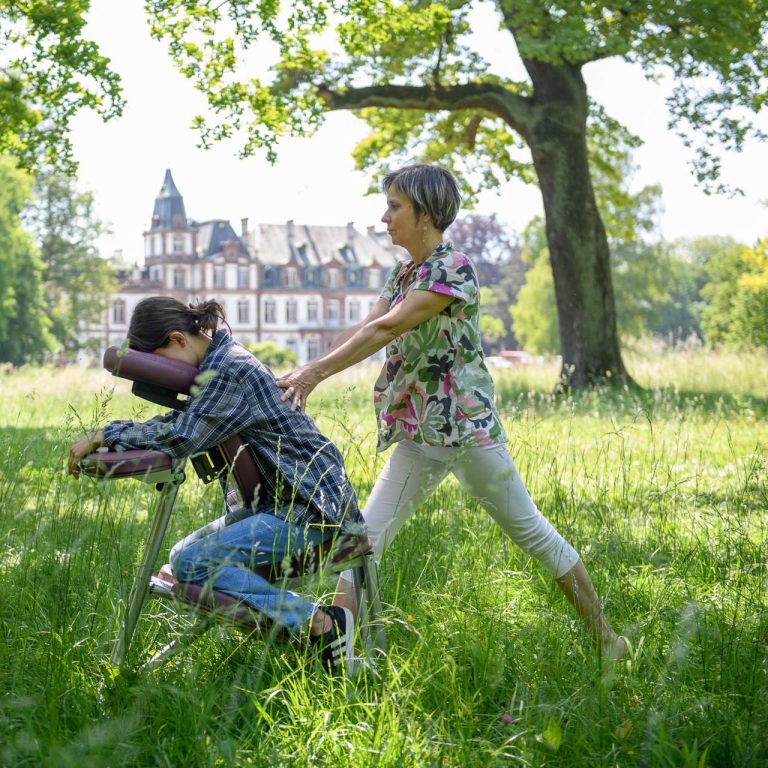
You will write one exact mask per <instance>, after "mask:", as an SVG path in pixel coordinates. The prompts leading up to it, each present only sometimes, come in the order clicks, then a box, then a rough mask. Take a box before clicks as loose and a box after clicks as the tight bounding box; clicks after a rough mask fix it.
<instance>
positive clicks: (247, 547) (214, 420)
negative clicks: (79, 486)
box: [68, 296, 365, 670]
mask: <svg viewBox="0 0 768 768" xmlns="http://www.w3.org/2000/svg"><path fill="white" fill-rule="evenodd" d="M222 325H223V326H225V327H226V330H224V329H223V328H220V326H222ZM230 331H231V329H230V328H229V325H228V324H227V322H226V318H225V316H224V310H223V308H222V306H221V304H219V303H218V302H216V301H204V302H201V303H198V304H197V305H195V306H192V305H189V306H188V305H186V304H184V303H182V302H181V301H178V300H177V299H175V298H172V297H168V296H153V297H150V298H146V299H143V300H142V301H140V302H139V304H138V305H137V306H136V309H135V310H134V312H133V316H132V318H131V324H130V328H129V332H128V343H129V346H130V347H131V349H136V350H139V351H141V352H151V353H153V354H156V355H160V356H162V357H166V358H169V359H171V360H181V361H183V362H185V363H188V364H189V365H193V366H195V367H196V368H199V369H200V370H201V371H205V372H210V373H207V374H206V375H204V376H201V377H200V378H199V379H198V381H199V382H200V388H199V392H196V393H195V395H194V396H193V397H191V398H190V399H189V401H188V405H187V408H186V409H185V410H183V411H179V410H173V411H170V412H168V413H165V414H163V415H162V416H155V417H154V418H152V419H150V420H149V421H146V422H143V423H136V422H133V421H113V422H111V423H110V424H107V425H106V426H105V427H104V428H103V429H99V430H97V431H95V432H92V433H90V434H87V435H86V436H85V437H84V438H82V439H80V440H78V441H77V442H76V443H75V444H74V445H73V446H72V448H71V450H70V452H69V463H68V469H69V472H70V473H71V474H75V475H76V474H78V472H79V466H78V462H79V461H80V459H82V458H83V457H85V456H87V455H88V454H89V453H91V452H92V451H94V450H95V449H96V448H98V447H100V446H104V445H105V446H109V447H110V448H118V447H123V448H139V449H146V450H155V451H162V452H163V453H166V454H168V455H169V456H171V457H173V458H180V457H184V456H193V455H195V454H199V453H204V452H205V451H207V450H209V449H210V448H212V447H214V446H216V445H218V444H219V443H221V442H222V441H223V440H225V439H226V438H228V437H230V436H232V435H235V434H237V435H240V436H241V437H242V438H243V440H245V441H246V442H247V443H248V445H249V447H250V449H251V451H252V454H253V456H254V459H255V461H256V464H257V465H258V469H259V471H260V473H261V476H262V483H263V485H264V488H263V489H262V490H263V491H265V493H262V498H261V500H260V501H258V502H254V505H253V506H254V509H253V513H252V514H250V515H249V516H247V517H244V518H243V519H240V520H239V521H238V522H234V523H231V524H229V525H227V526H225V527H222V528H220V529H219V530H217V531H215V532H214V533H211V534H209V535H208V536H206V537H205V538H201V539H199V540H197V541H195V542H193V543H192V544H190V545H189V546H187V547H185V548H183V549H182V550H181V552H179V553H178V554H177V555H175V559H174V562H173V569H174V575H175V577H176V579H178V580H179V581H186V582H193V583H198V584H202V583H207V584H209V585H211V586H212V587H213V588H214V589H217V590H220V591H222V592H225V593H227V594H229V595H232V596H234V597H236V598H238V599H240V600H242V601H244V602H245V603H246V604H248V605H249V606H251V607H253V608H255V609H256V610H257V611H259V612H260V613H262V614H265V615H266V616H268V617H269V618H270V619H271V620H272V621H274V622H275V623H276V624H279V625H280V626H283V627H285V628H287V629H288V630H289V631H291V632H292V633H296V634H298V633H300V632H302V631H303V630H306V629H307V628H308V631H309V637H310V644H311V646H312V647H313V649H315V651H316V652H317V653H318V654H319V655H320V658H321V660H322V662H323V664H324V666H325V667H326V668H328V669H330V670H334V669H335V668H339V667H342V666H343V665H344V664H347V663H348V662H349V661H350V660H351V659H352V658H353V654H354V651H353V633H354V619H353V616H352V613H351V612H350V611H349V610H348V609H346V608H340V607H338V606H332V605H328V606H322V607H321V606H317V605H314V604H313V603H311V602H309V601H307V600H305V599H304V598H302V597H301V596H299V595H297V594H295V593H293V592H290V591H288V590H286V589H284V588H281V587H280V586H279V585H278V584H273V583H270V582H268V581H266V580H265V579H263V578H262V577H261V576H259V575H258V574H256V573H254V572H253V571H251V570H249V567H253V566H255V565H263V564H268V563H272V562H278V563H280V562H282V561H283V560H284V558H286V556H287V555H288V554H289V551H290V553H291V554H295V553H297V552H301V551H303V550H304V549H306V548H307V547H311V546H314V545H316V544H319V543H320V542H322V541H323V540H325V539H327V538H330V537H332V536H334V535H335V534H337V533H338V532H339V531H344V532H349V533H353V534H362V533H364V531H365V528H364V524H363V519H362V516H361V514H360V510H359V509H358V505H357V498H356V496H355V492H354V490H353V488H352V486H351V485H350V483H349V480H348V479H347V475H346V471H345V469H344V460H343V458H342V456H341V453H340V452H339V450H338V449H337V448H336V446H335V445H334V444H333V443H332V442H331V441H330V440H329V439H328V438H327V437H325V436H324V435H323V434H321V433H320V431H319V430H318V429H317V427H316V426H315V424H314V422H313V421H312V419H310V418H309V417H301V418H298V419H297V418H296V414H295V413H292V412H291V407H290V403H288V402H283V401H282V400H281V399H280V396H281V394H282V393H281V391H280V389H278V388H277V387H276V386H275V377H274V376H273V374H272V372H271V371H270V370H269V368H267V367H266V366H265V365H263V364H262V363H260V362H259V361H258V360H257V359H256V358H255V357H254V356H253V355H252V354H251V353H250V352H248V350H246V349H245V348H244V347H243V346H241V345H240V344H238V343H237V342H236V341H235V340H234V339H233V338H232V336H231V335H230Z"/></svg>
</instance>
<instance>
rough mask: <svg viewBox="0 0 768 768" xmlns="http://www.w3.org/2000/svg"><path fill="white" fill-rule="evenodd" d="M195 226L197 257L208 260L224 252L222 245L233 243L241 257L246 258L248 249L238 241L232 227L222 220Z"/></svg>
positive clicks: (238, 238)
mask: <svg viewBox="0 0 768 768" xmlns="http://www.w3.org/2000/svg"><path fill="white" fill-rule="evenodd" d="M196 226H197V256H198V258H203V259H210V258H212V257H213V256H217V255H218V254H220V253H222V252H223V250H224V243H226V242H228V241H229V242H234V243H236V244H237V250H238V251H239V252H240V254H241V255H243V256H245V257H247V256H248V248H247V247H246V245H245V243H244V242H243V241H242V240H241V239H240V237H239V236H238V235H237V233H236V232H235V230H234V229H233V228H232V225H231V224H230V223H229V222H228V221H225V220H224V219H213V220H212V221H204V222H201V223H199V224H196Z"/></svg>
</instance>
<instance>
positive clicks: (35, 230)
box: [24, 170, 116, 353]
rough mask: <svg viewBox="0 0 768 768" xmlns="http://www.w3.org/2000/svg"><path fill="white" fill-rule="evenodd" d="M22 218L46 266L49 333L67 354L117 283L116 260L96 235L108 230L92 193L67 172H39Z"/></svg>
mask: <svg viewBox="0 0 768 768" xmlns="http://www.w3.org/2000/svg"><path fill="white" fill-rule="evenodd" d="M33 192H34V197H33V198H32V201H31V203H30V204H29V205H28V206H27V208H26V210H25V215H24V219H25V221H26V223H27V226H28V229H29V230H30V231H31V232H32V234H33V235H34V237H35V240H36V243H37V246H38V248H39V252H40V257H41V262H42V266H43V272H42V278H43V283H44V287H45V308H46V314H47V316H48V318H49V320H50V322H51V334H52V335H53V337H54V338H55V339H56V342H57V345H58V346H59V348H60V349H61V350H62V351H63V352H65V353H72V352H75V351H77V350H78V349H79V341H78V336H79V333H80V331H81V329H82V328H83V326H84V325H88V324H93V323H97V322H98V321H99V320H100V318H101V314H102V312H103V311H104V309H105V306H106V302H107V299H108V297H109V295H110V293H112V292H114V290H115V288H116V280H115V275H114V269H113V265H112V264H111V263H110V262H109V261H107V260H106V259H103V258H101V256H99V253H98V250H97V248H96V240H97V239H98V238H99V236H100V235H101V234H102V233H104V232H105V231H106V230H107V227H106V225H105V224H104V222H102V221H100V220H99V219H97V218H96V217H95V216H94V213H93V195H92V194H91V193H89V192H80V191H78V190H77V189H76V188H75V187H74V185H73V183H72V181H71V180H70V179H69V178H67V177H66V176H61V175H59V174H56V173H52V172H51V171H50V170H47V171H44V172H41V173H40V174H39V175H38V176H37V178H36V180H35V185H34V190H33Z"/></svg>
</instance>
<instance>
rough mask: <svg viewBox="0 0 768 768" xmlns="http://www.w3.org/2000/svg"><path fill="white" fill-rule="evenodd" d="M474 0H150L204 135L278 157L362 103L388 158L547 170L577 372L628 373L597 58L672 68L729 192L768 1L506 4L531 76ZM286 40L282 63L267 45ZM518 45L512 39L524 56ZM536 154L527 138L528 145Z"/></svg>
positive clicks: (508, 24) (650, 69) (703, 148)
mask: <svg viewBox="0 0 768 768" xmlns="http://www.w3.org/2000/svg"><path fill="white" fill-rule="evenodd" d="M477 5H478V3H477V2H474V3H473V2H471V1H470V0H443V1H442V2H431V1H428V0H410V1H407V2H398V1H397V0H327V1H326V2H323V1H322V0H320V1H319V2H318V1H317V0H294V2H292V3H291V4H290V5H289V6H288V7H285V6H281V5H280V4H279V3H276V2H262V3H255V4H254V3H251V2H250V0H224V2H221V3H216V4H209V3H207V2H205V1H204V0H147V2H146V7H147V9H148V13H149V17H150V23H151V25H152V32H153V34H154V35H155V36H156V37H157V38H159V39H163V40H166V41H167V42H168V45H169V49H170V52H171V55H172V57H173V58H174V60H175V61H176V63H177V64H178V66H179V68H180V70H181V71H182V72H183V73H184V74H185V75H186V76H187V77H189V78H190V79H191V80H192V81H193V82H194V84H195V86H196V87H197V88H198V89H199V90H201V91H202V92H203V93H204V94H206V96H207V98H208V101H209V104H210V106H211V108H212V112H213V117H212V118H209V119H204V118H203V117H198V118H197V120H196V123H197V126H198V128H199V130H200V132H201V138H202V141H203V143H204V144H208V143H210V142H212V141H215V140H219V139H225V138H231V137H236V138H238V139H239V141H240V150H241V152H242V154H245V155H247V154H250V153H252V152H254V151H257V150H263V151H265V152H266V153H267V155H268V156H269V157H270V158H272V159H274V157H275V152H276V147H277V142H278V139H279V137H280V136H284V135H288V134H290V135H298V136H302V135H307V134H309V133H311V132H312V131H313V130H314V129H315V128H316V127H317V126H318V125H319V124H320V123H321V122H322V119H323V116H324V113H325V112H327V111H328V110H335V109H350V110H355V111H357V113H358V114H359V115H360V116H361V117H363V118H364V119H365V120H366V121H367V122H368V123H369V125H370V127H371V133H370V134H369V136H368V137H367V138H366V139H364V140H363V141H362V142H361V143H360V144H359V145H358V146H357V147H356V149H355V157H356V159H357V162H358V164H359V165H360V166H361V167H367V168H374V169H378V170H380V169H381V168H382V167H384V166H391V165H392V163H393V162H398V163H402V162H403V161H404V160H405V159H407V158H411V157H418V158H420V159H422V160H425V161H432V162H435V161H439V162H442V163H443V164H447V165H450V166H451V167H452V168H453V169H454V170H455V171H456V172H457V174H458V175H459V176H460V177H462V178H463V179H464V180H465V182H466V184H465V186H466V188H467V189H468V191H469V192H470V196H471V193H472V191H474V190H476V189H478V188H480V187H494V186H498V185H499V184H500V183H502V182H503V181H504V180H506V179H509V178H511V177H512V176H520V177H522V178H523V179H525V180H527V181H533V180H534V179H537V180H538V182H539V186H540V188H541V191H542V196H543V200H544V209H545V215H546V233H547V240H548V246H549V256H550V261H551V265H552V270H553V277H554V286H555V295H556V298H557V306H558V316H559V331H560V337H561V343H562V351H563V366H564V371H567V372H568V375H569V376H570V383H572V384H573V385H574V386H583V385H586V384H587V383H589V382H591V381H594V380H599V379H603V378H606V377H609V378H613V379H616V378H621V377H624V376H625V373H626V372H625V371H624V367H623V363H622V360H621V355H620V352H619V346H618V337H617V332H616V313H615V303H614V297H613V286H612V281H611V273H610V260H609V246H608V243H607V240H606V237H605V229H604V226H603V222H602V221H601V219H600V215H599V213H598V210H597V205H596V202H595V197H594V191H593V187H592V181H591V178H590V173H589V153H588V150H587V124H588V121H589V120H591V122H592V124H593V128H592V130H593V131H598V132H599V131H602V132H603V134H604V135H605V136H606V137H607V139H608V140H607V141H605V142H602V143H599V146H600V151H601V153H602V154H603V155H604V156H605V157H606V158H607V160H606V162H608V163H610V154H611V143H612V142H611V140H610V137H611V135H612V132H613V130H614V128H615V127H616V124H615V122H614V121H612V120H611V119H610V117H609V116H608V115H606V114H605V112H604V111H603V110H602V109H601V108H600V107H599V105H596V104H594V103H593V102H592V101H591V100H590V98H589V96H588V94H587V89H586V84H585V82H584V79H583V75H582V71H581V70H582V67H583V66H584V65H585V64H587V63H589V62H591V61H596V60H598V59H604V58H608V57H612V56H620V57H623V58H624V59H626V60H628V61H631V62H636V63H638V64H639V65H640V66H642V67H644V68H645V70H646V72H647V73H648V74H649V76H653V75H658V74H665V73H670V74H671V75H672V76H673V77H674V80H675V83H676V86H675V89H674V92H673V94H672V96H671V97H670V99H669V101H668V106H669V114H670V124H671V126H672V127H673V128H674V129H675V130H677V131H678V132H680V133H681V135H682V136H683V137H684V141H685V142H686V143H687V144H688V145H689V146H691V148H692V150H693V152H694V155H693V158H694V166H695V172H696V175H697V177H698V178H699V179H700V180H702V181H706V182H707V183H708V184H709V185H710V186H711V187H712V188H714V189H717V188H718V187H719V181H718V175H719V154H718V153H719V151H720V150H721V149H736V150H738V149H740V148H741V147H742V146H743V143H744V141H745V139H746V138H747V137H748V136H750V135H759V132H757V131H756V129H755V127H754V125H753V123H751V122H750V120H749V119H748V116H749V114H752V113H755V112H757V111H759V110H760V109H761V108H762V107H763V106H764V105H765V99H766V88H765V87H764V86H765V73H766V71H767V70H768V51H767V50H766V45H765V38H766V32H767V31H768V0H714V1H712V2H707V3H686V4H681V3H678V2H670V1H669V0H667V1H662V0H656V1H654V2H643V3H640V2H635V0H622V2H608V3H601V4H595V3H591V2H584V1H583V0H560V1H559V2H549V1H548V2H540V1H539V0H536V1H534V0H525V1H523V2H517V1H515V2H512V1H511V0H496V1H495V2H494V3H493V7H494V8H495V12H496V14H497V18H498V20H499V25H500V27H501V28H502V29H503V30H505V31H506V32H508V33H509V38H508V41H509V43H512V44H514V45H515V46H516V48H517V52H518V53H519V55H520V57H521V59H522V62H523V65H524V67H525V73H526V76H525V77H523V78H521V79H514V78H512V77H509V76H507V75H506V74H504V73H501V72H494V71H492V69H491V67H490V65H489V64H488V63H487V62H486V61H485V60H484V58H483V56H482V55H481V53H480V52H478V51H477V50H475V49H474V48H473V41H472V39H471V32H472V13H473V11H474V10H475V8H476V6H477ZM265 43H266V44H267V46H266V47H268V46H271V48H272V50H274V52H275V56H276V59H275V62H274V66H273V67H272V69H271V71H270V72H266V73H265V71H264V67H263V66H262V67H261V68H260V67H259V66H258V63H257V62H256V61H255V59H256V53H257V52H261V51H264V50H265ZM511 55H512V52H511V48H510V56H511ZM526 146H527V148H528V149H529V150H530V155H527V154H526V153H525V152H523V151H521V150H523V149H524V148H525V147H526Z"/></svg>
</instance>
